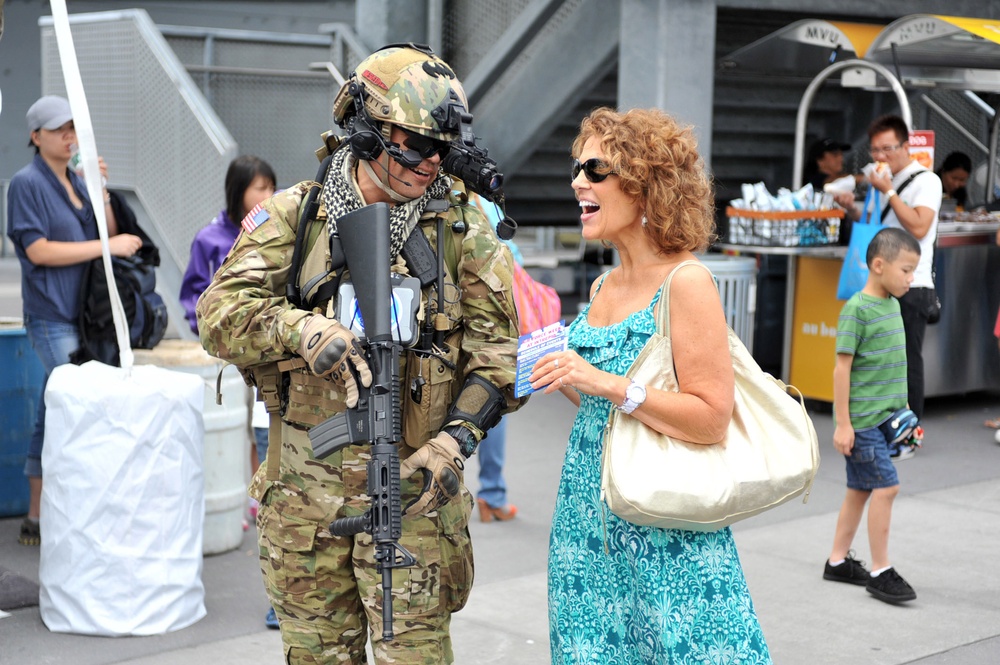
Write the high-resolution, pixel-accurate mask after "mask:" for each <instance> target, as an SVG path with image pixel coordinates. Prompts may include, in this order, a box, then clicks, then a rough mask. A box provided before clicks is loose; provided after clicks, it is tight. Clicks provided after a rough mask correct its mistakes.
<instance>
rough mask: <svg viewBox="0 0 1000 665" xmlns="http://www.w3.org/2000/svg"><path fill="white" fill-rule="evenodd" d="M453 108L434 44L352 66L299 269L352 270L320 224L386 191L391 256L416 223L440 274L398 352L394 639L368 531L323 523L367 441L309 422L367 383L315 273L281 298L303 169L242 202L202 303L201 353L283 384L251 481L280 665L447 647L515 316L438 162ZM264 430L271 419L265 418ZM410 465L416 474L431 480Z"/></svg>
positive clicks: (462, 108)
mask: <svg viewBox="0 0 1000 665" xmlns="http://www.w3.org/2000/svg"><path fill="white" fill-rule="evenodd" d="M466 109H467V102H466V99H465V93H464V91H463V90H462V87H461V85H460V83H459V82H458V80H457V79H456V78H455V75H454V73H453V72H452V70H451V68H450V67H448V65H447V64H445V63H444V62H443V61H441V60H440V59H438V58H437V57H436V56H434V55H433V54H432V53H430V51H429V49H423V48H419V47H413V45H406V46H398V47H387V48H385V49H382V50H380V51H377V52H376V53H375V54H373V55H371V56H369V57H368V58H367V59H365V60H364V61H363V62H362V63H361V64H360V65H359V66H358V68H357V70H356V71H355V72H354V74H353V75H352V76H351V78H350V80H349V81H348V82H347V84H345V86H344V88H343V89H342V90H341V92H340V94H339V95H338V97H337V100H336V102H335V106H334V118H335V119H336V121H337V122H338V124H339V125H340V126H341V127H344V128H345V129H346V139H345V142H344V144H342V145H341V146H340V148H339V149H337V150H336V151H334V152H333V155H332V159H331V162H330V167H329V169H328V170H327V173H326V176H325V178H324V179H323V182H322V189H321V190H320V195H319V200H320V201H321V202H322V204H321V206H320V208H319V214H318V217H319V219H320V220H321V221H322V220H323V219H324V218H325V220H326V221H324V222H323V224H322V233H321V235H320V238H319V239H318V240H316V241H315V242H314V243H313V244H312V248H311V249H308V250H307V252H308V254H307V258H306V259H305V261H304V262H303V269H302V271H301V275H300V276H299V281H298V283H299V284H306V283H307V281H308V280H309V278H311V277H312V276H313V275H312V274H307V273H308V272H309V269H308V266H309V265H311V264H312V265H320V266H322V269H321V270H320V273H321V274H325V276H324V277H323V279H321V280H319V284H322V283H324V282H327V281H331V280H333V279H335V278H339V279H344V280H349V279H350V277H349V273H348V274H347V275H346V276H344V275H339V276H338V275H337V273H338V269H337V267H336V266H333V268H334V270H333V271H332V272H328V271H330V268H331V257H330V249H329V242H328V237H329V236H328V234H332V233H333V232H334V231H335V226H336V220H337V218H338V217H340V216H342V215H343V214H344V213H347V212H350V211H352V210H355V209H357V208H360V207H362V206H364V205H366V204H371V203H375V202H379V201H382V202H386V203H388V204H389V205H390V206H392V207H391V213H390V224H391V236H392V237H391V245H392V246H391V247H390V252H391V256H393V257H396V258H395V260H394V265H393V271H394V272H400V273H404V274H406V273H408V271H409V266H407V264H406V262H405V260H403V259H402V258H400V257H399V256H398V253H399V251H400V246H401V244H402V242H403V240H405V238H406V237H407V236H408V235H409V234H410V232H411V231H412V232H415V233H423V234H424V235H425V236H426V237H427V238H428V240H429V241H430V247H437V248H439V250H440V249H442V248H443V250H444V255H445V257H444V261H443V264H444V272H445V274H444V276H443V282H440V283H441V284H443V286H444V288H443V293H444V297H443V298H440V299H439V298H438V293H437V290H438V287H437V284H438V283H434V284H430V285H429V286H425V287H423V288H422V291H421V308H420V314H419V315H418V316H419V318H420V319H421V320H423V321H433V327H434V328H435V329H436V332H437V334H436V335H435V336H434V339H435V342H434V343H433V344H432V345H430V346H429V348H411V349H407V350H406V351H405V353H404V354H403V358H402V361H401V365H402V367H401V372H400V380H401V391H400V392H401V395H402V399H403V401H404V404H403V441H401V442H400V445H399V453H400V459H401V460H402V463H401V475H402V476H403V482H402V493H403V506H406V509H405V511H404V512H405V514H404V518H403V535H402V537H401V539H400V544H401V545H402V546H403V547H405V548H406V549H407V550H408V551H409V552H411V553H412V554H413V555H414V556H415V558H416V559H417V565H416V567H413V568H401V569H396V570H394V571H393V627H394V629H395V637H394V639H393V640H391V641H388V642H387V641H385V640H383V639H382V637H381V635H382V633H381V630H382V616H381V605H382V601H381V593H380V586H379V585H380V582H381V576H380V575H379V574H378V573H377V571H376V566H375V562H374V559H373V546H372V539H371V536H369V535H367V534H364V533H362V534H359V535H357V536H353V537H334V536H332V535H331V534H330V532H329V524H330V522H331V521H332V520H334V519H336V518H340V517H349V516H356V515H361V514H363V513H364V511H365V510H366V508H367V507H368V497H367V496H366V495H365V491H366V468H365V464H366V461H367V460H368V459H369V453H368V451H369V446H367V445H351V446H347V447H345V448H342V449H341V450H339V451H337V452H334V453H333V454H331V455H330V456H328V457H326V458H324V459H322V460H319V459H316V458H315V457H314V456H313V453H312V448H311V446H310V441H309V438H308V434H307V432H308V430H309V428H310V427H312V426H314V425H316V424H318V423H320V422H322V421H323V420H325V419H326V418H328V417H329V416H331V415H333V414H335V413H338V412H341V411H343V410H344V409H345V408H347V407H350V406H353V405H354V404H355V403H356V402H357V399H358V388H357V382H358V381H360V382H361V383H362V384H364V385H366V386H367V385H368V384H369V383H370V382H371V373H370V371H369V368H368V366H367V364H366V361H365V357H364V353H363V348H362V347H361V346H360V345H359V342H358V339H357V338H356V337H355V335H354V334H353V333H352V332H351V331H350V329H349V327H345V325H344V324H342V323H341V322H338V321H337V320H336V319H335V318H334V312H335V308H334V307H335V304H334V298H329V297H325V300H324V299H321V300H319V301H318V302H311V301H310V299H309V296H310V294H314V293H316V292H317V289H316V288H311V287H310V288H307V289H306V290H307V291H308V293H304V294H303V297H304V299H305V302H306V303H307V305H302V306H301V307H296V306H295V305H293V304H292V302H291V301H290V300H289V299H288V298H287V297H286V285H287V284H288V282H289V281H290V280H293V279H296V276H294V275H291V274H290V270H289V265H290V263H291V257H292V254H293V247H294V244H295V239H296V234H297V230H298V225H299V224H300V222H299V219H300V206H301V205H302V203H303V199H304V198H305V197H306V195H307V193H308V192H309V190H310V187H311V186H315V185H316V183H311V182H306V183H300V184H298V185H295V186H293V187H290V188H288V189H287V190H285V191H284V192H282V193H280V194H278V195H276V196H274V197H273V198H271V199H268V200H267V201H265V202H264V203H263V204H262V205H261V206H259V207H258V208H255V209H254V210H252V211H251V212H250V213H249V214H248V215H247V217H246V219H244V221H243V232H242V234H241V235H240V237H239V238H238V239H237V241H236V244H235V245H234V247H233V249H232V251H231V252H230V254H229V256H228V258H227V260H226V262H225V263H224V264H223V265H222V267H221V268H220V269H219V272H218V273H217V274H216V275H215V279H214V281H213V283H212V284H211V286H209V288H208V289H207V290H206V291H205V293H204V294H203V295H202V297H201V299H200V300H199V302H198V308H197V309H198V316H199V318H200V319H201V324H200V325H199V329H200V330H201V339H202V343H203V344H204V346H205V348H206V349H207V350H208V351H209V352H210V353H211V354H213V355H215V356H218V357H219V358H222V359H225V360H228V361H230V362H232V363H234V364H236V365H238V366H239V367H240V368H241V369H243V371H244V373H245V374H246V375H248V376H250V377H252V378H253V379H254V380H255V382H257V385H258V387H259V388H260V387H261V377H265V376H267V375H268V373H269V372H271V371H273V368H275V367H277V368H278V369H279V370H280V375H278V377H279V378H278V381H277V383H276V384H272V387H273V386H274V385H277V386H279V389H278V390H277V392H278V396H279V397H280V418H281V420H280V441H281V445H280V446H274V445H272V447H271V448H270V450H269V451H268V460H267V462H266V463H263V464H261V466H260V469H259V471H258V472H257V474H256V475H255V476H254V478H253V481H252V483H251V486H250V493H251V495H252V496H253V497H254V498H256V499H257V500H258V501H259V502H260V511H259V514H258V517H257V526H258V533H259V543H260V556H261V567H262V571H263V575H264V580H265V586H266V588H267V592H268V596H269V597H270V600H271V603H272V605H273V606H274V608H275V610H276V611H277V615H278V618H279V621H280V625H281V635H282V641H283V644H284V651H285V658H286V662H288V663H295V664H298V663H310V664H319V663H364V662H367V661H366V658H365V643H366V640H367V637H368V635H370V637H371V640H372V650H373V652H374V654H375V659H376V661H377V662H378V663H405V664H417V663H420V664H425V665H432V664H433V665H438V664H439V663H451V662H452V661H453V655H452V650H451V642H450V638H449V632H448V631H449V623H450V617H451V613H452V612H455V611H458V610H459V609H461V608H462V607H463V606H464V604H465V602H466V599H467V598H468V594H469V591H470V588H471V585H472V578H473V561H472V547H471V542H470V539H469V531H468V519H469V515H470V512H471V509H472V497H471V495H470V494H469V492H468V490H466V488H465V486H464V484H463V482H462V481H463V477H462V472H463V467H464V461H465V459H466V458H467V457H468V456H470V455H471V454H472V453H473V452H474V450H475V447H476V445H477V443H478V441H479V440H480V439H481V438H482V437H483V436H484V434H485V431H486V430H487V429H489V427H492V426H493V425H494V424H496V421H497V420H499V417H500V414H501V413H507V412H510V411H513V410H514V409H516V408H518V406H520V402H519V400H517V399H515V398H514V396H513V383H514V367H515V357H516V350H517V330H518V327H517V315H516V311H515V308H514V300H513V297H512V294H511V278H512V269H513V264H512V259H511V256H510V252H509V250H507V248H506V247H505V246H504V245H503V244H501V243H500V241H499V240H498V239H497V237H496V236H495V234H494V232H493V230H492V228H491V226H490V224H489V222H488V221H487V220H486V219H485V218H484V217H483V216H482V214H481V213H480V212H478V211H477V209H476V207H475V206H474V205H468V204H467V200H466V198H465V197H464V195H462V194H461V191H462V184H461V182H460V181H457V180H453V179H452V178H451V177H449V176H447V175H445V174H444V173H443V172H440V170H439V165H440V162H441V159H442V157H443V155H444V154H445V153H446V151H447V150H448V143H447V142H449V141H453V140H455V139H456V138H458V132H459V130H460V127H459V124H458V118H460V117H464V119H465V120H466V121H470V120H471V116H469V115H468V114H467V112H466ZM462 114H465V115H464V116H463V115H462ZM442 202H446V205H444V204H443V203H442ZM439 233H440V235H441V236H442V242H441V243H440V244H439V243H438V239H437V236H438V234H439ZM316 248H319V249H318V250H317V249H316ZM372 250H373V251H386V250H385V248H374V247H373V248H372ZM317 257H318V259H317ZM439 309H440V310H441V311H439ZM348 325H349V324H348ZM424 346H427V345H424ZM417 347H420V345H419V344H418V345H417ZM265 383H266V382H265ZM264 392H265V393H267V389H266V388H265V389H264ZM275 401H277V400H275ZM274 417H275V416H274V415H272V418H274ZM276 427H277V421H274V423H273V424H272V432H273V431H275V428H276ZM274 440H275V439H274V438H272V441H274ZM279 453H280V457H279V458H273V456H274V455H277V454H279ZM417 471H421V472H424V471H426V472H427V478H426V480H425V479H424V476H423V473H417ZM411 476H412V477H411ZM366 633H367V634H366Z"/></svg>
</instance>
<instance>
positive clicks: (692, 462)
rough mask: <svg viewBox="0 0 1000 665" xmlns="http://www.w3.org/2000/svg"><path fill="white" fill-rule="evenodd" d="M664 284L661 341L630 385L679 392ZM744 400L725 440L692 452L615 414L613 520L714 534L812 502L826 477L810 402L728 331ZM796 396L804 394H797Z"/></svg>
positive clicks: (637, 366)
mask: <svg viewBox="0 0 1000 665" xmlns="http://www.w3.org/2000/svg"><path fill="white" fill-rule="evenodd" d="M686 265H698V266H701V267H703V268H705V270H708V268H707V267H706V266H705V265H704V264H702V263H700V262H698V261H685V262H684V263H681V264H680V265H678V266H677V267H676V268H674V269H673V270H672V271H671V272H670V274H669V275H668V276H667V279H666V280H665V281H664V283H663V288H662V293H661V295H660V302H659V307H658V308H657V317H656V333H654V334H653V335H652V336H651V337H650V339H649V341H648V342H647V343H646V346H645V347H643V349H642V351H641V352H640V353H639V356H638V357H637V358H636V359H635V362H634V363H632V366H631V367H630V368H629V370H628V372H627V373H626V376H628V377H629V378H631V379H634V380H635V381H637V382H638V383H642V384H645V385H646V386H647V387H649V388H658V389H660V390H669V391H673V392H678V391H679V389H678V385H677V376H676V373H675V371H674V359H673V353H672V352H671V348H670V280H671V279H672V278H673V276H674V274H675V273H676V272H677V271H678V270H680V269H681V268H682V267H684V266H686ZM729 350H730V353H731V354H732V358H733V369H734V370H735V373H736V401H735V405H734V407H733V418H732V421H731V422H730V424H729V431H728V433H727V434H726V437H725V439H724V440H723V441H722V442H720V443H716V444H710V445H704V444H697V443H689V442H687V441H682V440H680V439H675V438H673V437H669V436H667V435H665V434H661V433H659V432H657V431H655V430H653V429H652V428H650V427H648V426H646V425H645V424H643V423H641V422H639V421H638V420H636V419H635V418H633V417H632V416H629V415H626V414H624V413H621V412H620V411H618V410H612V412H611V417H610V418H609V421H608V424H607V425H606V427H605V434H604V451H603V456H602V463H601V497H602V498H603V499H604V501H605V502H606V503H607V504H608V507H609V508H610V509H611V512H613V513H614V514H615V515H618V516H619V517H621V518H622V519H625V520H627V521H629V522H632V523H634V524H639V525H642V526H656V527H660V528H665V529H688V530H691V531H716V530H718V529H721V528H723V527H726V526H729V525H730V524H732V523H734V522H737V521H739V520H742V519H746V518H747V517H751V516H753V515H756V514H758V513H761V512H763V511H765V510H768V509H770V508H774V507H775V506H778V505H780V504H782V503H784V502H786V501H788V500H789V499H791V498H793V497H796V496H798V495H799V494H803V493H804V495H805V496H804V497H803V503H805V501H806V500H808V498H809V491H810V489H811V488H812V482H813V478H815V476H816V471H817V469H818V468H819V444H818V441H817V438H816V430H815V428H814V427H813V424H812V420H811V419H810V418H809V414H808V413H807V412H806V408H805V402H804V400H803V398H802V394H801V393H799V397H798V399H795V398H794V397H792V396H791V395H789V394H788V392H787V389H788V388H793V389H794V387H793V386H786V385H785V384H784V383H782V382H781V381H779V380H777V379H775V378H774V377H772V376H771V375H769V374H766V373H764V371H763V370H761V369H760V367H759V366H758V365H757V363H756V362H755V361H754V359H753V357H752V356H751V355H750V352H749V351H747V349H746V347H745V346H743V343H742V342H741V341H740V339H739V338H738V337H737V336H736V334H735V333H734V332H733V331H732V329H730V330H729ZM795 391H796V392H798V390H797V389H795Z"/></svg>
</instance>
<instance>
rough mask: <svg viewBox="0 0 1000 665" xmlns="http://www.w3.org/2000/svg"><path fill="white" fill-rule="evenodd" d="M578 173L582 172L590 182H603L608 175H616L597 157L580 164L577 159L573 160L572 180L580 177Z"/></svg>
mask: <svg viewBox="0 0 1000 665" xmlns="http://www.w3.org/2000/svg"><path fill="white" fill-rule="evenodd" d="M580 171H583V175H584V176H586V177H587V180H589V181H590V182H604V180H605V179H607V177H608V176H609V175H618V174H617V173H615V172H614V171H612V170H611V167H610V166H609V165H608V163H607V162H605V161H604V160H603V159H598V158H597V157H591V158H590V159H588V160H587V161H585V162H583V163H582V164H581V163H580V160H579V159H574V160H573V180H576V177H577V176H578V175H580Z"/></svg>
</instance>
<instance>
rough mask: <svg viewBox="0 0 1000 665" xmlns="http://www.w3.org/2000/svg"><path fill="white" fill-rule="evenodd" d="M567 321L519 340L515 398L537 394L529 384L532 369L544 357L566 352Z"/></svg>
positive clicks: (541, 329) (554, 324) (549, 326)
mask: <svg viewBox="0 0 1000 665" xmlns="http://www.w3.org/2000/svg"><path fill="white" fill-rule="evenodd" d="M565 323H566V322H565V321H559V322H558V323H553V324H551V325H548V326H545V327H544V328H540V329H538V330H536V331H534V332H531V333H528V334H527V335H521V336H520V337H518V338H517V378H516V380H515V382H514V396H515V397H524V396H525V395H530V394H531V393H533V392H535V389H534V388H532V387H531V383H529V382H528V377H529V376H531V369H532V368H533V367H534V366H535V363H536V362H538V361H539V359H541V358H542V357H544V356H546V355H548V354H549V353H552V352H553V351H565V350H566V340H567V336H566V335H567V332H566V331H567V328H566V325H565Z"/></svg>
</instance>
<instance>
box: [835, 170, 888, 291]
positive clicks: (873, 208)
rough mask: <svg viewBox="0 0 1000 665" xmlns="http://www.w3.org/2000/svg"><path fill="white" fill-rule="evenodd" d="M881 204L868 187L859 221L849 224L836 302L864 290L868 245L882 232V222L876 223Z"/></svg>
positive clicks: (876, 194) (871, 188)
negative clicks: (849, 237)
mask: <svg viewBox="0 0 1000 665" xmlns="http://www.w3.org/2000/svg"><path fill="white" fill-rule="evenodd" d="M872 203H874V205H872ZM881 203H882V198H881V194H880V193H879V191H878V190H877V189H875V188H874V187H869V188H868V195H867V196H866V197H865V207H864V210H863V211H862V213H861V219H860V220H859V221H857V222H853V223H852V224H851V242H850V243H849V244H848V245H847V255H846V256H844V265H843V267H841V269H840V282H839V283H838V284H837V299H838V300H847V299H848V298H850V297H851V296H853V295H854V294H855V293H857V292H858V291H860V290H861V289H863V288H865V282H867V281H868V262H867V261H866V260H865V256H866V255H867V254H868V244H869V243H871V241H872V238H874V237H875V234H876V233H878V232H879V231H881V230H882V222H881V221H878V220H879V215H880V214H881V212H882V206H881Z"/></svg>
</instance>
